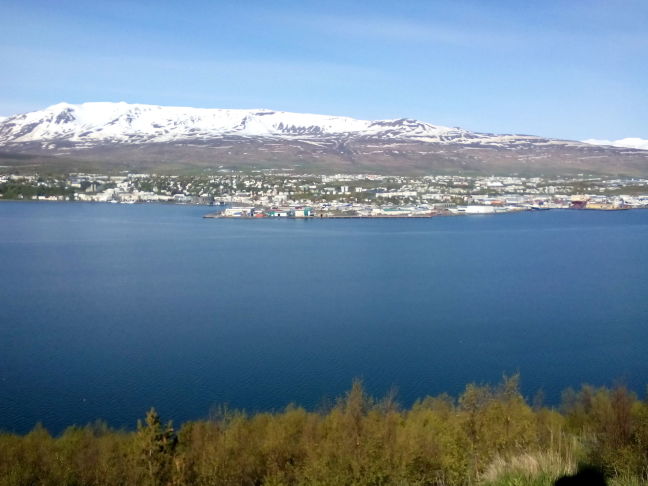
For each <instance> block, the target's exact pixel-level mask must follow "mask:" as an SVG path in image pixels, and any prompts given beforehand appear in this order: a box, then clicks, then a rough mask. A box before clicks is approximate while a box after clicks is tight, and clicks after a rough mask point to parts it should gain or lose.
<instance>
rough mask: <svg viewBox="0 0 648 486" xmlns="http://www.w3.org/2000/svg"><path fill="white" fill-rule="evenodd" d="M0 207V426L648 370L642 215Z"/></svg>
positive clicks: (544, 385)
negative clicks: (213, 216) (325, 214)
mask: <svg viewBox="0 0 648 486" xmlns="http://www.w3.org/2000/svg"><path fill="white" fill-rule="evenodd" d="M208 211H209V208H205V207H196V206H170V205H111V204H82V203H20V202H15V203H14V202H4V203H0V256H1V258H2V264H1V267H0V268H1V272H2V273H1V274H0V275H1V278H0V299H1V300H0V428H2V429H6V430H15V431H21V432H24V431H25V430H28V429H30V428H31V427H32V426H33V425H34V424H35V423H36V422H37V421H41V422H43V423H44V425H45V426H46V427H48V428H50V430H53V431H55V432H58V431H60V430H61V429H62V428H64V427H65V426H67V425H70V424H74V423H76V424H84V423H87V422H89V421H93V420H95V419H98V418H100V419H105V420H107V421H108V422H109V423H110V424H111V425H113V426H126V427H133V426H134V423H135V420H136V419H137V418H138V417H141V416H142V415H143V414H144V412H145V411H146V410H147V409H148V408H149V407H151V406H155V407H157V408H158V410H160V412H161V414H162V416H163V418H165V419H167V418H168V419H174V421H175V422H176V423H179V422H182V421H185V420H190V419H196V418H201V417H205V416H207V415H208V413H209V410H210V408H212V407H213V406H214V405H216V404H222V403H228V404H229V405H230V406H231V407H236V408H245V409H247V410H249V411H256V410H272V409H280V408H282V407H284V406H285V405H286V404H288V403H290V402H295V403H298V404H301V405H304V406H306V407H308V408H316V407H317V406H318V404H321V403H322V401H323V400H325V399H326V398H333V397H336V396H339V395H340V394H341V393H343V392H344V391H345V390H346V389H348V387H349V386H350V383H351V380H352V379H353V378H354V377H362V378H364V381H365V384H366V385H367V387H368V389H369V391H370V392H372V393H374V394H376V395H381V394H384V393H385V392H386V391H387V390H388V389H389V388H390V387H391V386H392V385H396V386H397V387H398V389H399V397H400V400H401V401H402V402H403V403H404V404H406V405H409V404H411V402H412V401H413V400H414V399H416V398H418V397H423V396H425V395H427V394H438V393H442V392H449V393H451V394H454V395H457V394H459V393H460V392H461V390H462V389H463V387H464V386H465V384H466V383H469V382H491V383H494V382H497V381H499V379H500V378H501V376H502V374H503V373H515V372H517V371H519V372H520V373H521V376H522V386H523V391H524V393H525V394H527V395H529V396H531V395H533V394H534V393H535V391H536V390H538V389H543V390H544V393H545V396H546V398H547V400H548V401H549V402H550V403H557V402H558V401H559V398H560V391H561V390H563V389H564V388H566V387H568V386H579V385H580V384H581V383H583V382H589V383H593V384H596V385H610V384H613V383H614V381H615V380H619V379H620V380H622V381H624V382H625V383H627V384H628V385H629V386H631V387H632V388H633V389H635V390H636V391H639V392H641V393H643V391H644V388H645V384H646V383H647V382H648V360H646V358H645V355H646V349H648V298H647V297H646V296H648V211H641V210H637V211H619V212H594V211H581V212H579V211H543V212H538V213H521V214H507V215H491V216H463V217H447V218H432V219H411V220H408V219H398V220H385V219H374V220H371V219H365V220H323V221H322V220H310V221H299V220H263V221H257V220H255V221H244V220H203V219H202V218H201V215H202V214H204V213H205V212H208Z"/></svg>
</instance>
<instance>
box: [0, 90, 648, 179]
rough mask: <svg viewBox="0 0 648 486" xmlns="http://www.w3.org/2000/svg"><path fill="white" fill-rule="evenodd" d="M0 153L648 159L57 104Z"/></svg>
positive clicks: (553, 167)
mask: <svg viewBox="0 0 648 486" xmlns="http://www.w3.org/2000/svg"><path fill="white" fill-rule="evenodd" d="M0 152H2V154H3V160H7V159H9V160H14V159H16V160H18V158H15V157H14V159H12V157H13V156H12V155H11V154H19V155H21V156H24V155H29V156H30V157H39V159H38V162H37V164H36V165H39V166H42V165H44V164H47V163H48V162H46V160H52V159H60V158H64V159H66V160H71V161H73V162H74V163H75V164H77V165H79V166H80V167H81V168H82V167H83V164H84V163H85V162H93V163H95V165H97V166H98V167H102V166H106V167H116V166H119V167H126V168H128V167H135V168H146V169H148V170H155V169H161V168H165V167H166V168H169V167H171V166H172V167H173V170H180V169H183V168H190V167H194V168H206V167H229V168H264V167H269V168H276V167H289V168H290V167H293V168H300V169H303V170H306V169H309V168H310V169H316V170H334V171H344V170H346V171H350V172H357V171H365V172H388V173H403V174H404V175H406V174H414V173H416V174H422V173H431V172H443V173H448V172H449V173H528V174H531V173H534V174H535V173H538V174H543V173H558V174H560V173H563V172H565V173H573V172H588V173H589V172H591V173H608V174H620V175H640V174H648V151H645V150H640V149H625V148H615V147H609V146H598V145H588V144H586V143H583V142H579V141H575V140H560V139H552V138H547V137H540V136H534V135H517V134H501V135H500V134H493V133H479V132H471V131H469V130H465V129H463V128H458V127H447V126H442V125H434V124H431V123H427V122H423V121H419V120H414V119H410V118H399V119H391V120H360V119H355V118H351V117H340V116H331V115H319V114H310V113H292V112H285V111H275V110H269V109H218V108H192V107H165V106H159V105H145V104H128V103H124V102H118V103H113V102H88V103H82V104H78V105H74V104H69V103H58V104H55V105H52V106H50V107H47V108H45V109H43V110H37V111H32V112H29V113H24V114H18V115H14V116H10V117H7V118H5V119H0ZM7 154H10V155H7ZM21 160H22V161H23V162H21V163H22V164H23V165H24V164H25V162H24V160H25V159H24V158H22V159H21ZM27 160H29V158H28V159H27ZM32 162H33V161H32ZM12 163H15V164H18V162H17V161H16V162H12Z"/></svg>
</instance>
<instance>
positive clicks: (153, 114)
mask: <svg viewBox="0 0 648 486" xmlns="http://www.w3.org/2000/svg"><path fill="white" fill-rule="evenodd" d="M224 136H242V137H263V138H280V139H320V138H330V137H338V138H339V137H342V138H376V139H383V140H385V139H392V140H411V141H419V142H432V143H475V142H477V143H487V144H497V143H510V142H514V141H516V140H519V141H526V142H530V141H532V142H535V143H542V142H543V141H544V139H541V138H539V137H528V136H524V137H521V136H512V135H505V136H493V135H490V134H478V133H473V132H469V131H468V130H463V129H461V128H450V127H445V126H439V125H431V124H429V123H425V122H421V121H417V120H411V119H405V118H403V119H398V120H378V121H368V120H357V119H354V118H349V117H341V116H326V115H313V114H302V113H289V112H283V111H271V110H225V109H205V108H185V107H171V106H155V105H141V104H127V103H83V104H80V105H71V104H68V103H59V104H57V105H53V106H50V107H48V108H46V109H44V110H40V111H34V112H31V113H25V114H21V115H15V116H12V117H8V118H6V119H5V120H3V121H0V144H2V145H7V144H14V143H24V142H56V141H66V142H73V143H81V144H87V145H92V144H96V143H105V142H111V143H115V142H117V143H120V142H121V143H164V142H177V141H181V140H192V139H193V140H206V139H214V138H221V137H224ZM545 143H546V142H545Z"/></svg>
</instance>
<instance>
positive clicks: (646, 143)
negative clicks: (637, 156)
mask: <svg viewBox="0 0 648 486" xmlns="http://www.w3.org/2000/svg"><path fill="white" fill-rule="evenodd" d="M583 143H588V144H590V145H607V146H611V147H623V148H633V149H639V150H648V140H646V139H643V138H636V137H628V138H621V139H619V140H602V139H598V138H588V139H587V140H583Z"/></svg>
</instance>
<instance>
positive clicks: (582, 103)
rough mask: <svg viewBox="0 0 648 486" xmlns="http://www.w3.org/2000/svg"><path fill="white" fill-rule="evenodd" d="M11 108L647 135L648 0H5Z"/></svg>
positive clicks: (3, 65) (3, 35) (1, 84)
mask: <svg viewBox="0 0 648 486" xmlns="http://www.w3.org/2000/svg"><path fill="white" fill-rule="evenodd" d="M0 69H1V70H2V75H1V76H0V115H11V114H14V113H20V112H25V111H30V110H36V109H40V108H43V107H45V106H49V105H52V104H55V103H58V102H60V101H67V102H70V103H81V102H84V101H127V102H131V103H150V104H160V105H181V106H195V107H210V108H271V109H276V110H286V111H297V112H310V113H324V114H333V115H347V116H353V117H356V118H366V119H380V118H400V117H410V118H417V119H421V120H425V121H428V122H431V123H437V124H442V125H450V126H461V127H463V128H467V129H470V130H475V131H492V132H498V133H528V134H537V135H545V136H550V137H558V138H569V139H584V138H607V139H615V138H623V137H642V138H648V1H644V0H625V1H615V0H606V1H598V0H564V1H542V2H531V1H528V2H527V1H519V0H516V1H507V0H499V1H496V0H491V1H489V0H481V1H476V0H475V1H464V0H455V1H434V0H427V1H405V0H404V1H401V2H396V1H393V0H392V1H381V0H373V1H371V2H365V1H362V2H360V1H358V2H351V1H335V0H332V1H326V2H322V1H318V2H309V1H307V0H302V1H299V2H287V1H281V0H278V1H265V2H263V1H258V2H257V1H247V2H245V1H238V2H219V1H194V2H191V1H187V2H174V1H163V0H159V1H150V2H148V1H140V2H122V1H105V2H103V1H102V2H88V1H87V0H86V1H83V2H80V1H66V0H57V1H51V0H50V1H29V0H22V1H12V0H3V1H2V2H1V3H0Z"/></svg>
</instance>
